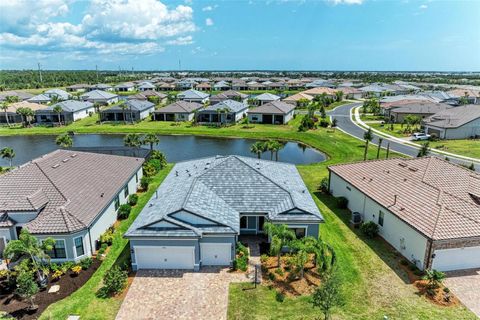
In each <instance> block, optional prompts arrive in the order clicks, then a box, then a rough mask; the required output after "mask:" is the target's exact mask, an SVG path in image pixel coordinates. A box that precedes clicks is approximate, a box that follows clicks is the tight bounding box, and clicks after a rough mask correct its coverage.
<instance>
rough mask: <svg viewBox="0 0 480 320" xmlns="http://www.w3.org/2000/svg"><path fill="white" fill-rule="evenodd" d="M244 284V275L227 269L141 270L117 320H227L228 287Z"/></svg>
mask: <svg viewBox="0 0 480 320" xmlns="http://www.w3.org/2000/svg"><path fill="white" fill-rule="evenodd" d="M243 281H249V280H248V279H247V277H246V276H245V274H242V273H231V272H228V269H226V268H211V267H207V268H202V270H201V271H199V272H192V271H182V270H140V271H138V272H137V274H136V276H135V279H134V280H133V283H132V285H131V286H130V289H129V290H128V293H127V296H126V297H125V300H124V301H123V303H122V306H121V307H120V311H119V312H118V314H117V318H116V319H117V320H131V319H136V320H137V319H138V320H140V319H162V320H168V319H182V320H183V319H185V320H188V319H195V320H203V319H208V320H210V319H219V320H221V319H226V318H227V307H228V286H229V284H230V283H231V282H243Z"/></svg>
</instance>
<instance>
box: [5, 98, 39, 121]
mask: <svg viewBox="0 0 480 320" xmlns="http://www.w3.org/2000/svg"><path fill="white" fill-rule="evenodd" d="M20 108H29V109H31V110H32V111H33V112H35V111H37V110H40V109H43V108H45V106H44V105H42V104H38V103H33V102H28V101H20V102H15V103H12V104H10V105H9V106H8V109H7V111H6V113H7V117H8V123H10V124H13V123H22V121H23V119H22V116H21V115H19V114H18V113H17V110H18V109H20ZM29 118H30V117H29ZM28 120H30V121H34V120H35V119H34V117H31V118H30V119H28ZM0 123H1V124H6V123H7V118H6V116H5V111H3V110H1V111H0Z"/></svg>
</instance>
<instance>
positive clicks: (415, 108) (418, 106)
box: [390, 101, 452, 114]
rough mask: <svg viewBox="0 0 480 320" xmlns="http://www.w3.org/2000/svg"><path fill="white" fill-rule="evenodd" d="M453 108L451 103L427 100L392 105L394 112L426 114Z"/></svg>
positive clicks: (391, 108)
mask: <svg viewBox="0 0 480 320" xmlns="http://www.w3.org/2000/svg"><path fill="white" fill-rule="evenodd" d="M450 108H452V106H451V105H449V104H444V103H433V102H427V101H418V102H411V103H406V104H401V105H400V106H398V107H397V106H395V105H394V104H393V105H392V106H391V107H390V110H391V112H392V113H408V114H416V113H420V114H422V113H426V114H435V113H437V112H440V111H444V110H446V109H450Z"/></svg>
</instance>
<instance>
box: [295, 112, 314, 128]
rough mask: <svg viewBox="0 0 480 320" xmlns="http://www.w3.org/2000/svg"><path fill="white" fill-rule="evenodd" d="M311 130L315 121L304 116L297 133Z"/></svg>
mask: <svg viewBox="0 0 480 320" xmlns="http://www.w3.org/2000/svg"><path fill="white" fill-rule="evenodd" d="M313 128H315V121H314V120H313V119H312V118H311V117H310V116H309V115H308V114H306V115H305V116H304V117H303V118H302V120H301V122H300V126H299V127H298V131H301V132H304V131H308V130H310V129H313Z"/></svg>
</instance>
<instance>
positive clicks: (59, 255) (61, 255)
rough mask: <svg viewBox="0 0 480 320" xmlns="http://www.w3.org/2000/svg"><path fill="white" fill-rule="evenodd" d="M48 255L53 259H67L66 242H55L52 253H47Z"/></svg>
mask: <svg viewBox="0 0 480 320" xmlns="http://www.w3.org/2000/svg"><path fill="white" fill-rule="evenodd" d="M47 255H48V256H49V257H50V258H52V259H66V258H67V252H66V251H65V240H63V239H62V240H55V245H54V246H53V248H52V250H51V251H47Z"/></svg>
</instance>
